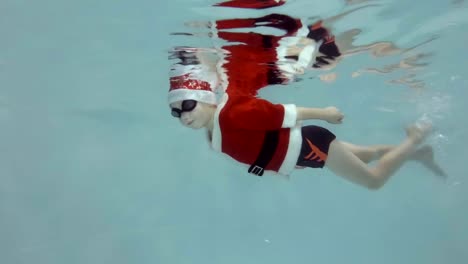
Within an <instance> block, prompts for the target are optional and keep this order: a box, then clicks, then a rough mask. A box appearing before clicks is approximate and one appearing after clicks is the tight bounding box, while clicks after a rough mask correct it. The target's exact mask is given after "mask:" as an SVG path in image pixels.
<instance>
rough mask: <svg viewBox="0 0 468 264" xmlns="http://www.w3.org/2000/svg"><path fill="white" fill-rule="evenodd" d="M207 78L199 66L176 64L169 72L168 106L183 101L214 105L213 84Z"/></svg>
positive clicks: (210, 79) (204, 71)
mask: <svg viewBox="0 0 468 264" xmlns="http://www.w3.org/2000/svg"><path fill="white" fill-rule="evenodd" d="M208 75H209V74H208ZM209 77H210V76H207V72H206V70H204V69H202V68H201V66H200V65H180V64H177V66H175V67H174V68H172V70H171V77H170V88H169V95H168V102H169V104H171V103H174V102H177V101H183V100H195V101H198V102H203V103H207V104H216V101H217V100H216V94H215V92H214V91H215V89H216V87H215V83H213V80H212V78H209Z"/></svg>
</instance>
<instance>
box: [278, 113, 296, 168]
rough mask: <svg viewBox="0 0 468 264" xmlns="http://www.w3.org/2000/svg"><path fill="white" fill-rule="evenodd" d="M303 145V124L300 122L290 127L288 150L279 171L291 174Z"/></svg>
mask: <svg viewBox="0 0 468 264" xmlns="http://www.w3.org/2000/svg"><path fill="white" fill-rule="evenodd" d="M301 147H302V125H301V123H300V122H298V123H297V124H296V126H294V127H293V128H291V129H290V133H289V144H288V150H287V152H286V155H285V157H284V160H283V163H282V164H281V167H280V168H279V171H278V173H279V174H282V175H289V174H291V172H292V171H293V170H294V168H295V167H296V164H297V159H298V158H299V154H300V151H301Z"/></svg>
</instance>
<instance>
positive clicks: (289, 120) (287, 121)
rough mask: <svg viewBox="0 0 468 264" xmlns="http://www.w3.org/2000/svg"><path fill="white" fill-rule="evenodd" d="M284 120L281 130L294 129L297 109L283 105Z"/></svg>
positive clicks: (289, 105)
mask: <svg viewBox="0 0 468 264" xmlns="http://www.w3.org/2000/svg"><path fill="white" fill-rule="evenodd" d="M283 107H284V118H283V124H282V125H281V127H282V128H287V127H294V126H295V125H296V123H297V109H296V105H294V104H284V105H283Z"/></svg>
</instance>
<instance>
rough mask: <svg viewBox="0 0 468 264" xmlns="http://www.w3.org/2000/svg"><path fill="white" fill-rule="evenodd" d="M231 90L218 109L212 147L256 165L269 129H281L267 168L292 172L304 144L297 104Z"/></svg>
mask: <svg viewBox="0 0 468 264" xmlns="http://www.w3.org/2000/svg"><path fill="white" fill-rule="evenodd" d="M229 91H230V90H229V89H228V92H227V93H225V94H224V96H223V98H222V100H221V102H220V103H219V104H218V107H217V109H216V112H215V117H214V122H213V131H212V148H213V149H214V150H216V151H219V152H222V153H224V154H227V155H228V156H230V157H231V158H233V159H235V160H236V161H238V162H240V163H243V164H246V165H252V164H254V163H255V161H256V159H257V158H258V155H259V153H260V152H261V149H262V146H263V144H264V139H265V136H266V133H267V131H272V130H277V131H278V144H277V147H276V150H275V151H274V154H273V155H272V158H271V160H270V162H269V163H268V164H267V165H266V166H265V168H264V170H266V171H273V172H277V173H280V174H283V175H289V174H290V173H291V172H292V170H293V169H294V168H295V166H296V163H297V159H298V157H299V153H300V150H301V143H302V137H301V126H300V124H298V123H297V122H296V116H297V111H296V106H295V105H292V104H284V105H283V104H273V103H270V102H269V101H266V100H263V99H259V98H255V97H252V96H248V95H239V94H230V92H229ZM267 143H268V142H267Z"/></svg>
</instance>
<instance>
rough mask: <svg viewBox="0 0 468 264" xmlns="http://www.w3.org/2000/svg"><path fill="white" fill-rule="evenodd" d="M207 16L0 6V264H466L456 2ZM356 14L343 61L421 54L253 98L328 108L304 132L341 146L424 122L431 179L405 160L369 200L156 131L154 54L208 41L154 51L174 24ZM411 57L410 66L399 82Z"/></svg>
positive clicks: (194, 10) (357, 63) (140, 4)
mask: <svg viewBox="0 0 468 264" xmlns="http://www.w3.org/2000/svg"><path fill="white" fill-rule="evenodd" d="M214 3H215V1H211V0H196V1H195V0H171V1H145V0H142V1H136V2H135V1H133V2H131V1H106V0H103V1H89V0H82V1H73V2H72V1H58V0H44V1H28V0H22V1H12V0H6V1H2V2H1V3H0V263H5V264H10V263H11V264H16V263H37V264H39V263H41V264H42V263H44V264H45V263H47V264H55V263H57V264H58V263H69V264H74V263H80V264H81V263H86V264H94V263H96V264H98V263H99V264H102V263H112V264H120V263H139V264H141V263H153V264H154V263H161V264H166V263H168V264H169V263H170V264H179V263H181V264H182V263H184V264H185V263H220V264H221V263H222V264H231V263H232V264H234V263H236V264H237V263H245V264H250V263H255V264H257V263H269V264H276V263H286V262H287V263H327V264H329V263H331V264H335V263H359V264H367V263H369V264H370V263H372V264H376V263H377V264H387V263H388V264H390V263H399V264H406V263H407V264H439V263H444V264H446V263H450V264H452V263H453V264H462V263H468V250H467V249H468V248H467V247H468V246H467V245H468V213H467V206H468V194H467V193H468V185H467V181H466V177H467V175H466V172H465V168H464V165H463V164H465V163H466V162H467V161H468V160H467V158H466V155H467V151H466V149H467V148H468V140H467V138H468V126H467V125H466V120H467V119H466V111H468V107H467V106H466V104H465V98H467V97H468V92H467V89H468V70H467V68H466V62H467V58H468V56H467V55H466V43H468V30H467V29H468V3H467V2H466V1H463V0H453V1H448V0H447V1H436V0H429V1H424V3H422V2H420V1H405V0H395V1H344V0H333V1H317V0H313V1H309V0H307V1H306V0H293V1H290V2H289V3H287V4H286V5H284V6H281V7H278V8H274V9H271V10H238V9H227V8H225V9H220V8H214V7H210V5H211V4H214ZM366 5H373V6H372V7H369V8H364V9H361V10H359V11H356V12H354V13H351V14H349V15H348V16H345V17H342V18H340V19H338V20H337V21H335V22H334V24H333V32H334V33H335V34H340V33H342V32H345V31H347V30H350V29H359V30H360V33H359V34H358V35H357V36H356V37H355V39H354V42H353V44H354V45H355V46H363V45H367V44H370V43H374V42H381V41H388V42H392V43H393V44H394V45H395V46H396V47H398V48H400V49H408V48H410V47H413V46H417V45H418V44H420V43H425V44H423V45H420V46H418V47H416V48H414V49H412V50H408V51H406V52H404V53H401V52H400V53H396V54H392V55H389V56H383V57H375V56H372V55H371V54H370V53H369V52H362V53H357V54H354V55H352V56H349V57H346V58H345V59H343V60H342V61H341V62H340V63H339V65H338V66H337V67H336V68H335V69H333V70H331V71H329V72H323V73H327V74H328V73H335V74H336V76H337V78H336V80H335V81H333V82H323V81H320V78H319V76H318V75H319V74H322V72H320V73H316V72H311V73H308V75H307V76H306V77H305V78H303V80H302V81H300V82H297V83H293V84H291V85H290V86H286V87H285V86H279V87H277V86H275V87H271V88H267V89H265V90H263V91H262V93H261V95H262V96H263V97H266V98H268V99H270V100H272V101H278V102H279V101H281V102H284V101H286V102H294V103H296V104H298V105H305V106H317V107H324V106H328V105H336V106H337V107H339V108H340V109H341V110H342V111H343V113H344V114H345V121H344V123H343V124H342V125H329V124H321V125H324V126H326V127H327V128H330V129H331V130H333V131H334V133H336V134H337V136H338V137H339V138H341V139H344V140H347V141H351V142H355V143H358V144H376V143H391V144H395V143H398V142H399V141H400V140H402V139H403V138H404V130H403V127H404V126H405V125H407V124H409V123H410V122H413V121H415V120H417V119H420V118H426V119H427V118H428V119H430V120H432V122H433V123H434V126H435V131H434V133H433V134H431V136H430V137H429V139H428V142H429V143H430V144H432V145H433V146H434V148H435V150H436V157H437V160H438V161H439V163H440V164H441V165H442V166H443V168H444V169H445V170H446V172H447V174H448V178H447V179H446V180H442V179H440V178H438V177H435V176H433V175H431V174H430V173H429V172H428V171H427V170H425V169H424V168H422V167H421V166H418V165H417V164H413V163H409V164H407V165H405V166H404V167H403V168H402V169H401V170H400V171H399V172H398V173H397V175H395V176H394V177H393V178H392V179H390V181H389V182H388V184H387V185H385V187H384V188H383V189H381V190H379V191H377V192H372V191H368V190H366V189H364V188H361V187H358V186H355V185H352V184H350V183H348V182H346V181H344V180H342V179H341V178H338V177H335V176H334V175H332V174H331V173H330V172H329V171H328V170H325V169H324V170H320V169H316V170H312V169H307V170H299V171H296V172H294V174H293V175H292V177H291V179H290V180H289V181H286V180H283V179H281V178H276V177H263V178H258V177H253V176H250V175H248V174H247V173H246V172H245V168H244V167H241V166H239V165H237V164H236V163H234V162H232V161H230V160H228V159H226V158H225V157H220V156H218V155H217V154H216V153H214V152H213V151H211V150H210V148H209V147H208V146H207V142H206V140H205V135H204V134H203V132H202V131H195V132H194V131H192V130H190V129H187V128H184V127H182V126H180V124H179V123H178V122H177V121H176V120H174V119H173V118H171V117H170V115H169V109H168V107H167V103H166V98H167V90H168V75H167V72H168V69H169V67H170V63H171V62H170V61H168V60H167V50H168V49H170V48H171V47H172V46H175V45H192V46H206V45H209V44H210V43H211V42H210V40H209V39H207V38H206V39H205V38H188V37H181V36H177V37H171V36H169V34H170V33H171V32H184V31H187V28H185V27H184V22H187V21H208V20H214V19H224V18H235V17H250V16H261V15H265V14H268V13H271V12H272V11H274V12H278V13H285V14H289V15H291V16H294V17H319V18H323V19H325V18H329V17H332V16H335V15H338V14H341V13H343V12H346V11H347V10H351V9H353V8H356V7H361V6H366ZM429 40H430V41H429ZM426 42H427V43H426ZM414 57H417V58H419V57H420V58H419V59H417V60H416V62H417V63H426V64H427V65H425V66H423V67H420V68H414V67H406V65H407V63H406V62H408V60H409V61H410V64H411V59H412V58H414ZM413 64H414V63H413ZM413 64H411V65H413ZM389 65H398V66H394V67H390V66H389ZM413 66H414V65H413ZM375 69H377V70H380V71H382V69H384V70H385V69H387V70H388V69H391V70H389V72H388V73H384V74H378V73H376V70H375ZM463 116H465V117H463Z"/></svg>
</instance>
